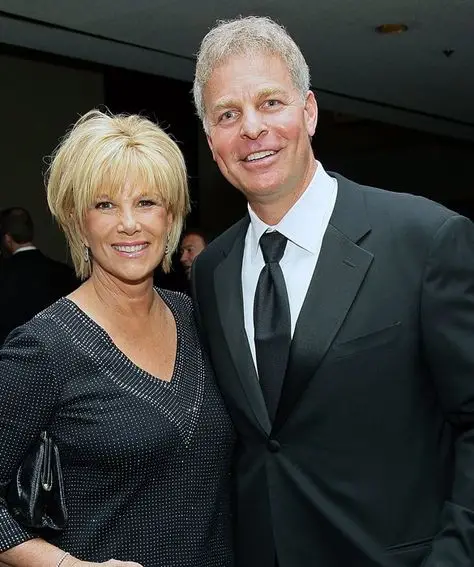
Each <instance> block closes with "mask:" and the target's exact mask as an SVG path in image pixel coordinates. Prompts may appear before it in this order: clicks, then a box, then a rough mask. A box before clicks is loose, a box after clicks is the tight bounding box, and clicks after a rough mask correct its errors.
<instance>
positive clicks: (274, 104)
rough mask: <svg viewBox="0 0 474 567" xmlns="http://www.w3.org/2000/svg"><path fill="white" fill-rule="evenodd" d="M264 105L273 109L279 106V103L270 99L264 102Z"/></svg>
mask: <svg viewBox="0 0 474 567" xmlns="http://www.w3.org/2000/svg"><path fill="white" fill-rule="evenodd" d="M264 104H265V105H266V106H269V107H270V108H273V107H275V106H279V104H280V101H279V100H276V99H273V98H272V99H270V100H266V101H265V103H264Z"/></svg>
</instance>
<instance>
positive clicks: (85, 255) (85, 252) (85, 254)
mask: <svg viewBox="0 0 474 567" xmlns="http://www.w3.org/2000/svg"><path fill="white" fill-rule="evenodd" d="M89 259H90V258H89V248H88V247H87V246H86V245H85V244H84V261H85V262H89Z"/></svg>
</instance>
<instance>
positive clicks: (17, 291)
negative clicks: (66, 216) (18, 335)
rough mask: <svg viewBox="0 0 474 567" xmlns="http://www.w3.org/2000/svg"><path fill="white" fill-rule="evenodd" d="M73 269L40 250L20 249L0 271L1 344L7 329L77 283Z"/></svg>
mask: <svg viewBox="0 0 474 567" xmlns="http://www.w3.org/2000/svg"><path fill="white" fill-rule="evenodd" d="M78 283H79V282H78V281H77V280H76V278H75V276H74V272H73V271H72V269H71V268H70V267H69V266H67V265H66V264H62V263H61V262H56V261H55V260H52V259H51V258H48V257H47V256H45V255H44V254H42V253H41V252H40V251H39V250H26V251H24V252H18V253H17V254H15V255H13V256H12V257H11V258H8V259H7V260H5V262H4V263H2V266H1V271H0V345H1V344H2V343H3V342H4V340H5V338H6V337H7V335H8V333H9V332H10V331H11V330H12V329H14V328H15V327H18V326H19V325H22V324H23V323H26V321H28V320H29V319H31V318H32V317H33V316H34V315H36V314H37V313H39V312H40V311H42V310H43V309H44V308H45V307H47V306H48V305H51V303H53V302H54V301H56V300H57V299H59V298H60V297H62V296H63V295H67V294H68V293H70V292H71V291H73V289H75V287H77V285H78Z"/></svg>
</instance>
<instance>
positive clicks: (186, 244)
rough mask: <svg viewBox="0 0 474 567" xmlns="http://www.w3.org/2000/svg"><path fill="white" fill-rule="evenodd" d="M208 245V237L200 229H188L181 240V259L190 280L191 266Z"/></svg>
mask: <svg viewBox="0 0 474 567" xmlns="http://www.w3.org/2000/svg"><path fill="white" fill-rule="evenodd" d="M206 246H207V239H206V237H205V236H204V233H203V232H201V231H200V230H188V231H186V232H185V233H184V236H183V238H182V240H181V249H180V251H181V256H180V258H179V261H180V262H181V265H182V266H183V270H184V273H185V274H186V277H187V278H188V280H189V279H190V278H191V266H192V265H193V262H194V260H195V258H196V256H198V255H199V254H200V253H201V252H202V251H203V250H204V249H205V248H206Z"/></svg>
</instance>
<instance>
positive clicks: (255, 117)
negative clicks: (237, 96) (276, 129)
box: [241, 109, 268, 140]
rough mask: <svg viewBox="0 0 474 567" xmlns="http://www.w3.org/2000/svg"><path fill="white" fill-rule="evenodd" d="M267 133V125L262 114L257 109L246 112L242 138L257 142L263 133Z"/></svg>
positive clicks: (243, 120) (243, 117) (243, 119)
mask: <svg viewBox="0 0 474 567" xmlns="http://www.w3.org/2000/svg"><path fill="white" fill-rule="evenodd" d="M267 131H268V130H267V125H266V124H265V120H264V117H263V116H262V114H261V113H260V112H258V111H257V110H255V109H251V110H245V111H244V113H243V116H242V127H241V135H242V137H245V138H250V139H252V140H256V139H257V138H258V137H259V136H260V135H261V134H262V133H264V132H265V133H266V132H267Z"/></svg>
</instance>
